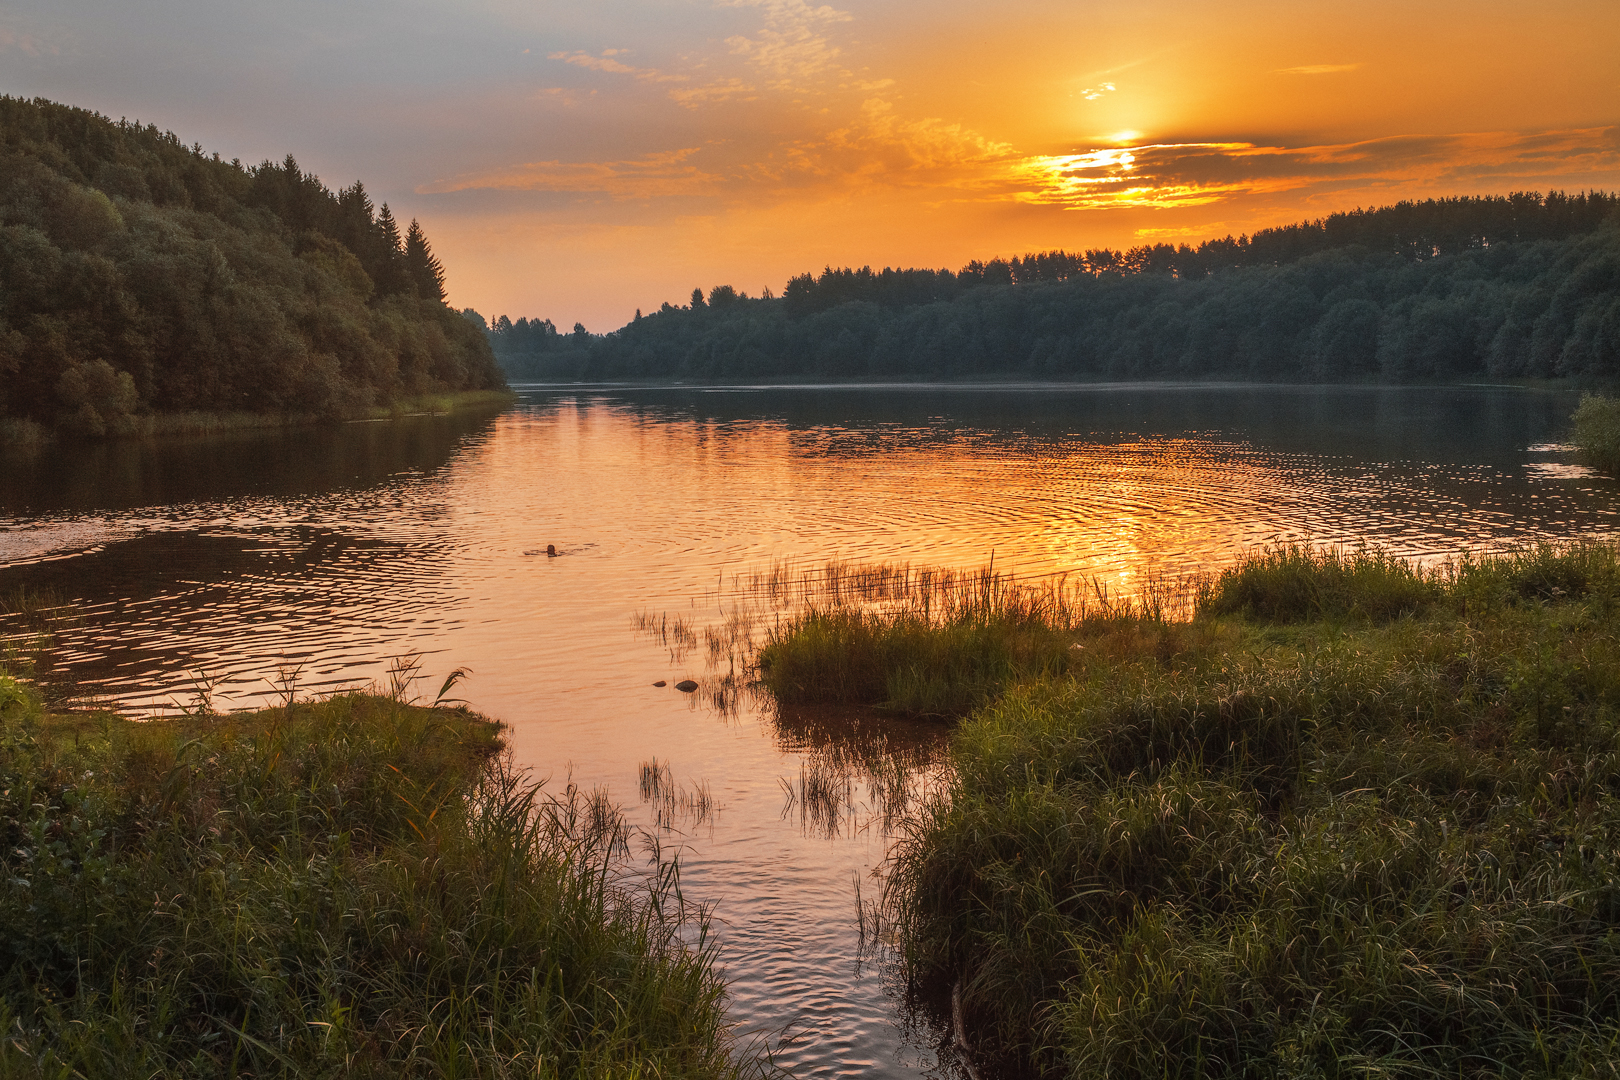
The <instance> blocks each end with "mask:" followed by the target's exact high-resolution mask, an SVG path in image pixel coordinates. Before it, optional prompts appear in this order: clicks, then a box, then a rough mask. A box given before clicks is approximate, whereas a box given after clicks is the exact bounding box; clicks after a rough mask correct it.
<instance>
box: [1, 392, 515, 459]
mask: <svg viewBox="0 0 1620 1080" xmlns="http://www.w3.org/2000/svg"><path fill="white" fill-rule="evenodd" d="M516 400H517V394H516V393H515V392H514V391H512V390H511V389H506V390H457V391H450V392H446V393H442V394H419V395H416V396H414V397H408V398H402V399H400V400H398V401H395V402H391V403H390V404H388V405H374V406H371V407H369V408H366V409H361V410H358V411H356V412H353V413H345V414H341V415H338V416H322V415H319V414H316V413H252V412H228V413H222V412H182V413H151V414H148V415H144V416H134V417H130V418H129V423H128V424H127V425H126V426H125V429H124V430H119V431H116V432H109V433H108V434H106V435H100V436H94V435H84V434H82V433H76V432H74V433H69V432H64V431H63V430H62V429H60V428H52V427H47V426H45V425H44V424H41V423H38V422H37V421H33V420H26V419H17V418H4V419H0V450H18V449H21V450H32V449H40V448H43V447H45V446H49V445H51V444H56V443H64V442H69V441H73V440H86V441H94V442H122V441H128V440H131V439H161V438H167V437H171V436H183V435H215V434H223V433H225V432H232V431H270V430H284V429H292V428H303V427H319V426H323V425H329V424H354V423H377V422H381V421H387V420H402V419H405V418H407V417H414V416H448V415H451V414H455V413H462V412H472V411H475V410H478V409H485V408H490V409H493V408H494V407H496V406H501V407H505V406H507V405H510V404H511V403H512V402H514V401H516Z"/></svg>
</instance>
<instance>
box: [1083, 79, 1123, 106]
mask: <svg viewBox="0 0 1620 1080" xmlns="http://www.w3.org/2000/svg"><path fill="white" fill-rule="evenodd" d="M1114 89H1115V87H1114V84H1113V83H1111V82H1105V83H1100V84H1099V85H1097V86H1088V87H1086V88H1085V89H1084V90H1082V91H1080V96H1081V97H1083V98H1085V99H1086V100H1087V101H1096V100H1097V99H1098V98H1100V97H1102V96H1103V95H1104V94H1112V93H1113V92H1114Z"/></svg>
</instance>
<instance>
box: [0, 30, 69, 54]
mask: <svg viewBox="0 0 1620 1080" xmlns="http://www.w3.org/2000/svg"><path fill="white" fill-rule="evenodd" d="M0 52H20V53H22V54H23V55H25V56H59V55H60V54H61V52H62V50H61V49H59V48H58V47H57V46H55V45H52V44H50V43H48V42H44V41H41V40H40V39H39V38H37V37H35V36H33V35H32V34H25V33H22V32H21V31H18V30H12V29H10V28H8V27H4V26H0Z"/></svg>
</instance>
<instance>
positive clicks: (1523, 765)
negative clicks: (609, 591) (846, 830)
mask: <svg viewBox="0 0 1620 1080" xmlns="http://www.w3.org/2000/svg"><path fill="white" fill-rule="evenodd" d="M1615 567H1616V552H1615V550H1614V549H1613V548H1611V547H1606V546H1603V545H1593V544H1582V545H1569V546H1563V547H1540V548H1534V549H1527V550H1525V551H1522V552H1518V553H1514V554H1509V555H1503V556H1490V557H1486V556H1476V557H1472V558H1469V559H1463V560H1457V561H1454V562H1452V563H1450V564H1446V565H1442V566H1439V567H1433V568H1428V569H1422V568H1418V567H1413V566H1405V565H1403V564H1401V563H1400V562H1399V560H1395V559H1392V558H1389V557H1388V556H1386V555H1383V554H1381V553H1378V552H1376V551H1367V550H1363V551H1351V552H1348V553H1346V552H1343V551H1339V552H1332V551H1323V550H1321V549H1310V548H1294V549H1284V550H1281V551H1278V550H1275V549H1273V550H1270V551H1262V552H1257V553H1255V554H1254V555H1252V556H1251V557H1249V558H1248V559H1246V560H1244V561H1242V562H1240V563H1239V565H1237V566H1235V567H1234V568H1232V570H1230V571H1228V572H1227V573H1226V574H1223V575H1221V576H1220V577H1218V578H1215V579H1212V580H1210V581H1208V582H1206V583H1205V584H1204V585H1203V586H1202V587H1201V589H1200V590H1199V591H1198V595H1197V600H1196V611H1195V612H1194V613H1193V614H1192V616H1191V617H1190V618H1187V619H1183V620H1170V619H1166V618H1164V617H1163V616H1162V615H1160V616H1157V617H1155V616H1154V615H1153V613H1152V612H1151V611H1148V612H1143V611H1140V610H1139V611H1137V612H1135V613H1123V614H1122V613H1119V612H1117V611H1116V612H1114V613H1111V614H1110V615H1109V616H1108V617H1107V618H1103V617H1101V616H1099V615H1096V614H1095V608H1094V609H1093V614H1092V615H1091V617H1089V618H1080V619H1076V620H1073V621H1070V622H1067V623H1062V624H1053V625H1051V626H1049V627H1048V628H1047V629H1048V631H1049V632H1050V634H1051V635H1053V637H1054V638H1055V639H1056V640H1059V641H1062V642H1063V643H1064V650H1065V652H1066V654H1067V661H1066V663H1065V664H1063V665H1061V666H1054V667H1052V668H1051V669H1041V668H1039V667H1033V668H1029V669H1022V670H1020V669H1016V668H1015V669H1014V670H1013V672H1012V674H1011V675H1010V676H1009V678H1008V681H1007V682H1006V683H1005V688H1004V689H1003V690H1002V691H1001V692H999V693H998V694H995V695H993V696H991V697H990V698H989V700H988V701H987V703H986V704H984V705H983V706H981V707H980V708H979V709H977V710H976V711H975V712H974V713H973V714H972V715H971V717H969V718H968V719H967V720H965V721H964V722H963V723H962V724H961V726H960V727H959V729H958V730H957V732H956V733H955V736H954V738H953V742H952V750H951V764H952V773H951V775H950V777H949V779H948V782H947V783H946V784H944V785H943V786H942V788H941V789H940V791H939V793H938V794H937V795H936V796H934V797H933V798H931V799H928V800H927V801H925V802H924V804H923V805H922V807H921V808H920V809H918V810H915V811H913V812H912V814H911V817H910V820H909V823H908V827H907V828H906V830H905V832H904V835H903V837H902V839H901V841H900V842H899V844H898V847H897V848H896V851H895V854H894V857H893V862H892V864H891V866H890V872H889V877H888V881H887V886H886V892H885V901H884V906H885V910H884V918H885V920H886V924H887V925H889V926H891V927H892V928H893V930H894V932H895V934H896V939H895V940H896V941H897V942H898V948H899V950H900V957H901V960H902V962H903V966H904V968H905V970H906V971H907V973H908V974H909V976H910V982H911V985H912V986H913V988H914V989H915V990H916V992H917V993H919V994H920V995H922V996H924V997H928V996H930V995H936V996H937V997H936V1000H940V1001H943V1000H946V999H948V998H950V997H951V995H952V991H953V990H954V991H955V993H956V996H957V998H958V1000H959V1001H960V1004H961V1012H962V1015H963V1018H964V1022H965V1027H966V1029H967V1039H968V1041H969V1043H970V1044H971V1045H972V1048H973V1053H974V1054H975V1056H977V1057H978V1058H979V1063H980V1064H981V1065H988V1066H992V1067H999V1068H1000V1069H1001V1070H1003V1071H1006V1072H1009V1073H1029V1074H1035V1075H1054V1076H1056V1075H1062V1076H1067V1077H1144V1078H1145V1077H1150V1076H1151V1077H1163V1076H1167V1075H1168V1076H1185V1077H1215V1076H1220V1077H1234V1076H1243V1077H1279V1078H1280V1077H1295V1076H1327V1077H1338V1076H1349V1075H1352V1074H1353V1075H1358V1076H1367V1075H1373V1076H1439V1075H1449V1076H1459V1075H1461V1076H1508V1075H1511V1076H1576V1075H1581V1076H1585V1075H1611V1074H1612V1073H1614V1072H1615V1071H1616V1066H1615V1062H1616V1061H1617V1060H1620V633H1617V631H1620V606H1617V605H1616V604H1615V603H1614V596H1615V583H1616V581H1617V580H1620V578H1617V575H1616V574H1615ZM874 617H875V616H873V615H871V614H865V615H863V618H865V619H868V620H870V619H872V618H874ZM936 632H939V633H941V635H942V636H949V633H950V624H949V623H948V622H945V621H941V622H939V623H938V624H937V627H936ZM856 640H857V639H855V638H853V637H850V638H847V639H846V641H851V642H854V641H856ZM1072 645H1078V646H1080V648H1078V649H1076V648H1071V647H1070V646H1072ZM860 662H862V663H864V662H865V661H860Z"/></svg>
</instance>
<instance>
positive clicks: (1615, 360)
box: [474, 192, 1620, 382]
mask: <svg viewBox="0 0 1620 1080" xmlns="http://www.w3.org/2000/svg"><path fill="white" fill-rule="evenodd" d="M474 317H476V313H474ZM478 321H479V322H480V323H482V320H481V319H479V320H478ZM547 327H550V329H549V331H548V330H546V329H544V328H547ZM536 328H540V329H538V330H537V329H536ZM487 332H488V334H489V337H490V340H491V343H492V345H493V347H494V348H495V351H496V355H497V357H498V358H499V359H500V361H501V363H502V365H503V366H504V367H505V368H506V370H507V371H508V372H509V373H510V374H512V375H513V376H514V377H522V378H545V379H587V380H597V379H626V378H630V379H641V378H669V379H719V378H758V379H790V378H801V377H811V378H829V379H845V378H847V379H860V378H888V377H901V378H916V379H960V378H972V377H984V376H1012V377H1023V378H1041V379H1081V380H1085V379H1141V378H1150V379H1188V378H1192V379H1197V378H1239V379H1276V380H1307V381H1322V380H1326V381H1345V380H1349V381H1392V382H1398V381H1413V380H1431V379H1440V380H1449V379H1459V378H1471V377H1491V378H1575V379H1582V380H1587V381H1605V382H1606V381H1614V380H1616V379H1620V196H1616V195H1613V194H1605V193H1602V192H1587V193H1582V194H1576V195H1566V194H1564V193H1561V192H1553V193H1550V194H1548V195H1545V196H1543V195H1539V194H1537V193H1533V192H1521V193H1516V194H1513V195H1508V196H1484V197H1470V198H1454V199H1434V200H1428V201H1425V202H1403V203H1399V204H1396V205H1394V206H1386V207H1377V208H1373V209H1368V210H1356V211H1352V212H1347V213H1342V214H1333V215H1331V216H1329V217H1327V218H1323V219H1320V220H1317V221H1311V222H1302V223H1298V224H1293V225H1286V226H1282V227H1279V228H1274V229H1265V230H1261V231H1259V232H1257V233H1255V234H1254V235H1253V236H1244V237H1239V238H1237V239H1233V238H1231V237H1227V238H1224V239H1220V240H1210V241H1206V242H1205V243H1202V244H1199V245H1198V246H1197V247H1191V246H1187V245H1182V246H1180V247H1172V246H1171V245H1168V244H1160V245H1153V246H1144V247H1138V248H1135V249H1131V250H1127V251H1116V250H1109V249H1097V250H1091V251H1085V252H1083V253H1079V254H1074V253H1068V252H1063V251H1052V252H1042V253H1038V254H1030V255H1025V256H1020V257H1017V258H1014V259H1008V260H1001V259H996V260H991V261H990V262H987V263H980V262H972V263H969V264H968V265H967V266H965V267H963V268H962V269H961V270H960V271H957V272H955V273H952V272H951V271H949V270H926V269H920V270H919V269H904V270H898V269H893V268H885V269H883V270H882V271H873V270H872V269H871V268H870V267H862V268H860V269H852V268H847V267H846V268H841V269H835V268H831V267H829V268H827V269H825V270H823V271H822V273H820V274H819V275H812V274H804V275H800V276H798V277H795V278H793V279H792V280H791V281H789V282H788V285H787V288H786V289H784V291H783V294H782V296H781V297H780V298H776V297H772V296H770V295H769V293H767V294H766V295H764V296H761V297H757V298H751V297H749V296H748V295H747V294H746V293H740V292H738V291H736V290H735V289H732V288H730V287H729V286H722V287H719V288H717V289H713V290H711V291H710V292H709V294H708V295H707V296H705V295H704V294H703V293H702V292H701V290H698V291H695V292H694V294H693V297H692V299H691V301H690V302H689V303H687V304H686V305H683V306H680V307H676V306H674V305H671V304H667V303H666V304H665V305H663V307H662V308H661V309H660V310H658V311H656V312H653V313H651V314H649V315H647V316H645V317H642V316H641V315H640V313H639V312H638V313H637V318H636V319H635V320H633V321H632V322H631V323H629V324H628V325H626V326H624V327H622V328H621V329H619V330H617V331H614V332H612V333H610V334H606V335H589V334H586V333H584V328H583V327H578V326H576V328H575V333H574V334H571V335H562V334H557V333H556V331H555V328H554V327H551V324H550V323H549V322H548V321H544V320H539V321H537V320H526V319H520V320H518V322H516V323H512V322H511V321H510V320H508V319H506V318H505V317H502V318H501V319H499V320H497V321H496V323H495V324H494V325H493V326H490V327H488V330H487Z"/></svg>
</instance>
